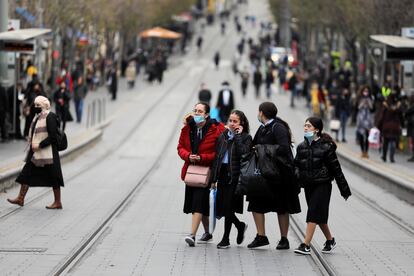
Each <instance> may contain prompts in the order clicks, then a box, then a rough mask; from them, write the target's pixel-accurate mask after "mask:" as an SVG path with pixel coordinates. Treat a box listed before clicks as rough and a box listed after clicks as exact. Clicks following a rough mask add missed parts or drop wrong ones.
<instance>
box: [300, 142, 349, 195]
mask: <svg viewBox="0 0 414 276" xmlns="http://www.w3.org/2000/svg"><path fill="white" fill-rule="evenodd" d="M295 170H296V176H297V178H298V179H299V182H300V183H301V185H302V186H306V185H317V184H323V183H330V182H332V180H334V179H335V180H336V183H337V185H338V188H339V190H340V192H341V195H342V196H343V197H344V198H345V199H346V198H348V197H349V196H350V195H351V190H350V188H349V186H348V182H347V181H346V179H345V176H344V174H343V172H342V168H341V165H340V164H339V161H338V157H337V155H336V145H335V143H334V142H333V141H331V140H329V139H326V138H320V139H318V140H316V141H313V142H312V143H311V144H309V142H307V141H303V142H302V143H301V144H299V146H298V147H297V153H296V157H295Z"/></svg>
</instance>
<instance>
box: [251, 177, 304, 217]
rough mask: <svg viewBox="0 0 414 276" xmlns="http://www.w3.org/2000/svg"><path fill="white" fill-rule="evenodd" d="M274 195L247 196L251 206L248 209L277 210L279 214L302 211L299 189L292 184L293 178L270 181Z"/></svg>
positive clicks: (260, 211)
mask: <svg viewBox="0 0 414 276" xmlns="http://www.w3.org/2000/svg"><path fill="white" fill-rule="evenodd" d="M269 185H270V187H271V189H272V190H273V194H272V195H266V196H265V195H264V196H263V197H249V196H248V197H247V201H248V202H249V206H248V207H247V211H249V212H255V213H260V214H266V213H269V212H276V213H278V214H286V213H288V214H297V213H300V211H301V209H300V202H299V196H298V193H297V191H295V188H294V186H293V184H292V179H288V178H287V177H284V178H282V180H276V181H272V182H269Z"/></svg>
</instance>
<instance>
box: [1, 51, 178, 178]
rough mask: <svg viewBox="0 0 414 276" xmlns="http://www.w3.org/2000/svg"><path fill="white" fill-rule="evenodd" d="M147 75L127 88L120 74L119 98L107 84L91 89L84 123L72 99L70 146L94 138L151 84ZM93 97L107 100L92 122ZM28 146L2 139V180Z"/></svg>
mask: <svg viewBox="0 0 414 276" xmlns="http://www.w3.org/2000/svg"><path fill="white" fill-rule="evenodd" d="M181 58H182V57H181V56H177V55H175V56H172V57H170V58H169V70H171V68H173V67H175V66H177V65H179V63H180V59H181ZM144 76H145V75H144V72H141V74H139V75H138V76H137V78H136V84H135V87H134V88H133V89H129V88H127V82H126V79H125V78H121V77H119V81H118V97H117V100H116V101H112V100H111V95H110V94H109V92H108V90H107V87H106V86H105V85H104V86H101V87H98V89H97V90H95V91H88V94H87V96H86V98H85V102H84V110H83V116H82V122H81V123H77V122H76V112H75V106H74V102H73V101H71V102H70V112H71V114H72V117H73V121H72V122H67V123H66V129H65V133H66V135H67V137H68V144H69V147H68V150H70V149H72V148H73V147H74V146H76V145H77V144H78V143H81V142H82V141H84V140H88V139H93V138H95V137H96V131H97V130H98V129H100V128H101V127H103V126H105V124H107V123H108V122H109V121H110V120H111V117H113V116H112V115H113V114H115V113H116V112H117V111H119V109H120V108H122V106H123V104H124V103H125V102H127V101H128V100H129V99H130V96H133V95H135V94H137V93H140V92H141V90H143V89H148V87H150V86H151V84H149V83H148V82H146V81H145V79H144ZM155 85H157V84H155ZM94 101H96V102H98V101H101V102H106V104H105V114H102V115H101V116H102V118H101V121H100V122H98V121H97V120H98V112H99V111H98V110H97V109H98V106H96V111H95V124H94V125H91V122H89V123H88V112H89V110H88V109H89V108H91V107H92V104H93V102H94ZM96 105H97V103H96ZM51 110H52V112H54V111H55V108H54V106H52V109H51ZM91 113H92V110H91ZM89 119H91V118H89ZM22 125H24V120H23V121H22ZM27 146H28V145H27V142H26V141H25V140H10V141H9V142H7V143H0V156H1V159H0V181H1V179H2V176H4V175H5V174H8V173H9V172H11V171H14V170H16V168H21V167H22V165H23V163H24V162H23V160H24V158H25V156H26V150H27ZM63 153H64V152H63ZM61 156H62V154H61Z"/></svg>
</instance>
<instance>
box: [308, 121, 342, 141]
mask: <svg viewBox="0 0 414 276" xmlns="http://www.w3.org/2000/svg"><path fill="white" fill-rule="evenodd" d="M305 122H309V123H311V125H312V126H313V127H314V128H316V129H318V132H316V136H318V137H320V138H321V139H323V140H325V141H329V142H332V143H334V144H335V142H334V140H333V139H332V137H331V136H330V135H329V134H327V133H325V132H323V121H322V119H321V118H319V117H309V118H307V119H306V121H305Z"/></svg>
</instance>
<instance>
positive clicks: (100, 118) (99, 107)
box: [98, 99, 102, 124]
mask: <svg viewBox="0 0 414 276" xmlns="http://www.w3.org/2000/svg"><path fill="white" fill-rule="evenodd" d="M101 122H102V99H98V124H100V123H101Z"/></svg>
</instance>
